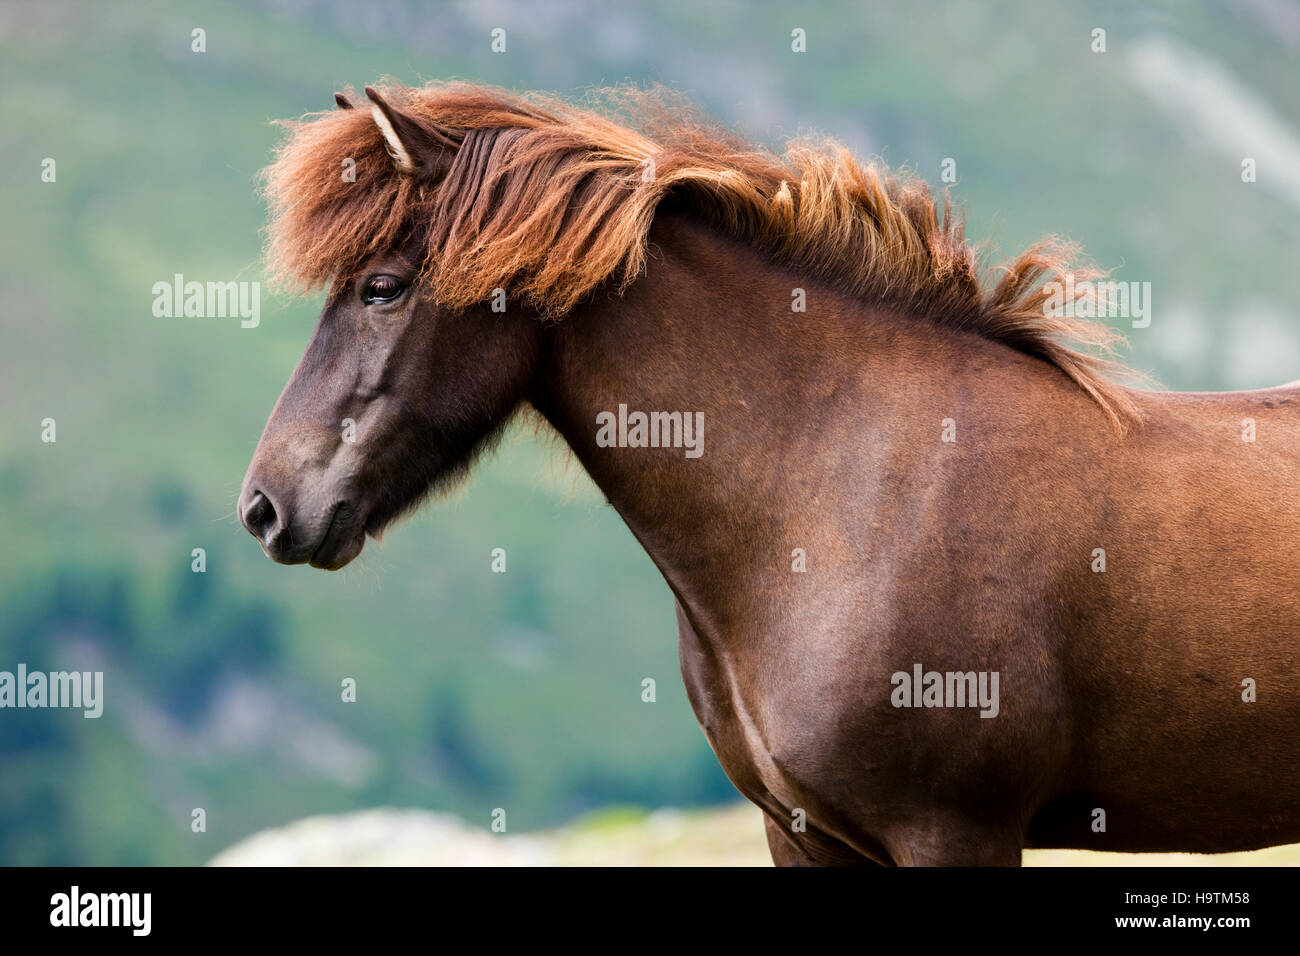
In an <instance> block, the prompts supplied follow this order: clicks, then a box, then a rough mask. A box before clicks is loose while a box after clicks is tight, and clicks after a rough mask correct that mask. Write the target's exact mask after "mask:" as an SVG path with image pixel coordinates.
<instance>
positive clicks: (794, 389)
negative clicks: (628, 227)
mask: <svg viewBox="0 0 1300 956" xmlns="http://www.w3.org/2000/svg"><path fill="white" fill-rule="evenodd" d="M796 289H803V290H804V293H805V297H806V301H807V308H806V311H803V312H797V311H794V310H793V308H792V304H793V303H794V302H795V296H796V294H797V293H796V292H795V290H796ZM972 338H974V337H973V336H959V335H957V334H956V333H951V332H946V331H945V332H941V331H939V330H938V329H937V328H935V326H934V325H933V324H932V323H927V322H921V321H917V320H914V319H907V318H905V317H900V318H891V317H889V316H888V315H886V314H877V313H874V312H872V310H870V309H869V308H867V307H865V306H864V305H863V304H862V303H861V302H858V301H855V300H852V299H849V298H847V297H844V296H842V295H838V294H836V293H834V292H832V291H831V290H829V289H828V288H825V287H819V286H817V285H815V284H814V283H813V282H811V281H809V280H807V279H805V278H801V277H799V276H797V275H796V274H794V273H791V272H789V271H787V270H785V269H782V268H778V267H776V266H774V265H773V264H772V263H771V261H770V260H768V259H767V258H766V257H764V256H762V255H761V254H759V253H758V252H756V251H755V250H753V249H751V248H749V247H748V246H746V245H744V244H742V243H740V242H737V241H735V240H732V239H730V238H728V237H724V236H722V235H721V234H719V233H718V232H716V231H715V230H712V229H710V228H708V227H706V226H703V225H700V224H698V223H696V222H694V221H691V220H689V219H685V218H681V217H676V216H674V217H661V218H659V219H657V221H656V223H655V227H654V229H653V230H652V232H651V255H650V257H649V267H648V269H647V271H646V274H645V275H643V276H642V277H640V278H639V279H638V280H637V281H636V282H635V283H634V284H633V285H632V286H631V287H630V288H629V289H628V290H627V292H626V293H625V294H624V295H622V296H620V297H614V296H608V297H598V298H597V299H596V300H595V301H593V302H591V303H590V304H588V305H585V306H583V307H581V308H579V309H577V310H575V312H574V313H572V314H571V315H569V316H567V317H566V318H565V319H564V320H563V321H562V322H560V323H558V324H556V325H555V326H553V327H552V328H551V329H550V332H549V341H548V346H547V354H546V356H545V358H544V360H543V366H542V371H541V374H540V376H539V382H538V386H537V393H536V394H535V395H534V397H533V402H534V405H535V406H536V407H537V409H538V410H539V411H540V412H541V413H542V414H543V415H544V416H546V417H547V419H548V420H549V421H550V422H551V424H552V425H553V426H554V427H555V428H556V429H557V430H558V431H559V432H560V433H561V434H562V435H563V436H564V438H565V439H566V440H567V441H568V443H569V445H570V447H571V448H572V449H573V451H574V453H575V454H576V455H577V457H578V458H579V460H580V461H581V462H582V463H583V465H584V466H585V467H586V469H587V471H588V473H589V474H590V476H591V478H592V479H593V480H594V481H595V483H596V484H597V485H598V486H599V487H600V489H601V490H602V491H603V492H604V494H605V496H606V498H607V499H608V500H609V502H610V504H612V505H613V506H614V507H615V508H616V509H617V510H618V512H619V513H620V514H621V516H622V517H623V519H624V520H625V521H626V523H627V525H628V526H629V528H630V529H631V530H632V532H633V534H635V535H636V537H637V538H638V539H639V540H640V542H641V544H642V545H643V546H644V547H645V549H646V550H647V551H648V552H649V554H650V556H651V558H652V559H654V561H655V563H656V564H657V565H658V566H659V569H660V570H661V572H662V573H663V574H664V577H665V579H666V580H667V581H668V584H669V586H670V587H671V588H672V589H673V591H674V593H675V594H676V596H677V598H678V600H679V602H681V603H682V604H683V605H684V606H685V607H687V608H688V610H691V611H693V612H694V613H693V615H692V619H693V620H698V619H699V618H700V617H710V618H713V619H714V620H715V621H716V622H717V623H718V624H719V625H720V627H719V630H721V631H723V632H725V630H726V628H725V623H726V619H732V623H736V622H738V621H740V620H742V619H744V617H745V616H746V615H753V614H754V613H756V611H755V601H756V600H758V599H759V598H758V595H756V591H758V592H761V593H766V594H771V595H772V599H773V600H775V597H776V589H775V588H773V587H771V586H770V585H771V583H772V582H773V581H776V580H781V579H785V580H789V579H790V577H791V573H790V572H791V569H792V561H793V558H792V552H793V551H794V549H795V548H803V549H805V551H809V552H812V553H815V554H816V555H817V556H816V557H813V558H810V560H823V561H824V560H825V559H826V555H827V553H828V549H829V548H837V549H839V550H840V551H843V550H844V549H845V548H846V547H847V546H849V545H848V543H847V542H846V541H845V540H843V539H841V540H840V541H837V542H831V541H828V540H826V538H827V532H826V525H825V524H823V525H817V524H816V523H815V522H814V521H812V520H811V519H810V515H815V514H820V515H821V517H822V518H823V519H826V518H827V517H828V516H829V524H830V525H833V526H835V525H837V526H839V527H841V528H844V529H845V534H846V535H847V534H850V533H851V532H850V531H849V530H848V528H849V526H852V525H856V524H859V522H855V521H851V520H848V518H849V509H855V510H854V511H853V513H854V514H857V515H860V514H861V504H860V503H861V501H862V500H863V499H862V498H861V497H855V496H857V495H860V494H865V493H867V491H868V490H869V486H870V484H871V482H872V480H873V476H872V475H871V474H870V469H871V468H872V467H873V465H872V462H873V461H876V460H880V461H888V462H890V467H891V468H897V467H900V466H901V467H906V466H905V465H902V464H901V459H902V457H903V456H906V455H907V454H908V452H907V451H906V450H904V451H902V452H899V451H898V450H897V449H898V448H899V446H900V445H904V444H905V442H900V441H899V437H898V433H897V425H898V421H899V419H900V417H904V416H910V417H912V418H916V417H917V416H918V414H920V415H924V416H925V420H926V421H927V422H928V423H929V427H931V430H932V436H931V437H932V439H933V441H938V436H939V430H940V422H941V420H942V418H943V417H944V415H946V414H947V413H948V412H949V411H950V410H951V403H950V402H948V401H946V400H945V398H944V396H945V395H948V396H950V394H951V389H952V383H953V382H954V381H956V380H958V379H960V378H961V377H962V376H963V375H964V373H965V370H966V367H967V366H968V365H969V363H970V361H971V358H972V356H971V354H970V352H971V350H972V349H974V350H975V351H976V352H978V353H980V355H984V356H987V357H988V363H990V364H991V363H993V362H996V361H1000V360H1002V355H1001V353H1003V352H1009V351H1010V350H1009V349H1006V348H1005V347H1003V346H995V345H993V343H989V342H986V341H984V340H982V339H981V340H978V342H976V343H971V342H962V341H960V340H961V339H972ZM954 339H956V340H957V341H954ZM1022 358H1023V357H1022ZM620 405H624V406H626V408H627V412H628V414H629V415H630V414H631V413H632V412H636V411H640V412H646V413H649V412H653V411H660V412H681V413H683V414H684V415H685V414H690V413H697V412H698V413H702V415H703V424H704V429H703V446H702V454H700V455H699V457H696V458H692V457H687V455H686V454H685V451H684V449H682V448H663V447H659V448H653V447H642V448H634V447H601V446H600V445H599V444H598V443H597V434H598V418H597V416H598V415H600V414H601V413H614V414H615V415H616V416H617V414H618V412H619V406H620ZM891 447H892V448H893V449H894V450H893V451H891ZM837 515H838V517H837ZM841 519H843V520H841ZM747 577H748V578H749V582H748V583H750V584H753V585H755V587H746V586H745V585H746V581H745V579H746V578H747ZM804 577H806V576H804ZM760 581H762V582H766V586H765V587H759V586H758V585H759V582H760Z"/></svg>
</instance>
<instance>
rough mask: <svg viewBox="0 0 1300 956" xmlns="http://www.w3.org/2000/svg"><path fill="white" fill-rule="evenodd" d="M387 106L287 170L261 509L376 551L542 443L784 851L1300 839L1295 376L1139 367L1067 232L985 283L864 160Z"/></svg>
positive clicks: (888, 178) (650, 101) (358, 117)
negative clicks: (279, 376) (516, 447)
mask: <svg viewBox="0 0 1300 956" xmlns="http://www.w3.org/2000/svg"><path fill="white" fill-rule="evenodd" d="M364 97H365V99H362V98H361V94H358V93H356V92H355V91H352V90H347V91H346V92H344V93H340V94H336V102H337V107H338V108H337V109H333V110H328V111H324V112H321V113H317V114H310V115H308V116H306V117H303V118H300V119H299V120H295V121H289V122H287V123H286V134H285V137H284V139H283V141H282V143H281V145H280V146H279V148H278V151H277V153H276V154H275V157H274V159H273V161H272V163H271V164H270V165H269V166H268V168H267V169H266V170H265V171H264V175H263V181H262V183H263V186H262V188H263V190H264V193H265V195H266V197H267V201H268V206H269V212H270V224H269V227H268V245H267V260H268V271H269V272H270V273H271V275H272V276H273V277H274V278H275V279H276V280H278V281H280V282H281V283H283V284H285V285H287V286H291V287H297V288H300V289H312V288H317V287H325V288H327V289H328V295H327V298H326V301H325V305H324V308H323V311H322V312H321V314H320V319H319V324H318V326H317V328H316V330H315V332H314V334H313V336H312V338H311V341H310V344H309V345H308V346H307V349H306V352H305V354H304V355H303V357H302V360H301V362H300V363H299V364H298V366H297V368H296V369H295V370H294V371H293V374H292V376H291V377H290V379H289V381H288V384H287V386H286V387H285V389H284V391H283V393H282V394H281V396H280V398H279V400H278V402H277V403H276V405H275V407H274V410H273V411H272V413H271V415H270V418H269V420H268V422H267V424H266V428H265V432H264V433H263V435H262V437H261V440H260V442H259V443H258V446H257V449H256V451H255V453H254V455H253V458H252V462H251V464H250V465H249V468H248V472H247V475H246V477H245V478H244V482H243V487H242V490H241V493H240V499H239V505H238V508H239V515H240V517H241V520H242V523H243V524H244V525H245V526H246V527H247V529H248V531H249V532H251V533H252V534H253V536H254V537H255V538H257V540H258V541H259V543H260V544H261V547H262V548H263V550H264V551H265V552H266V554H267V555H268V556H270V557H271V558H272V559H273V560H275V561H277V562H280V563H282V564H300V563H304V562H305V563H308V564H310V565H311V566H312V567H315V568H322V569H328V570H333V569H338V568H341V567H343V566H344V565H346V564H348V562H350V561H351V560H352V559H353V558H355V557H356V556H357V554H358V553H359V552H360V551H361V550H362V548H363V546H364V544H365V540H366V537H367V536H370V537H376V538H377V537H378V536H379V535H380V534H381V533H382V532H383V530H384V529H385V528H386V527H388V526H390V525H391V524H392V523H393V522H395V521H396V520H397V519H398V518H400V517H401V516H402V515H404V514H406V513H407V512H409V511H410V510H411V509H412V508H414V507H416V506H417V504H419V503H420V502H421V501H422V500H424V499H425V498H426V497H427V496H429V495H431V494H435V493H439V492H442V491H445V490H447V489H448V488H450V487H452V486H453V485H455V484H456V482H457V481H458V480H459V479H461V478H463V477H464V476H465V474H466V473H467V472H468V471H469V469H470V468H471V466H472V463H473V462H474V460H475V458H476V456H478V455H479V454H481V453H482V452H484V451H485V450H486V449H489V448H490V447H491V446H492V444H493V442H494V441H495V440H496V439H497V437H498V436H500V435H501V433H502V429H503V428H504V427H505V425H506V423H507V422H509V421H510V420H511V419H512V418H513V417H514V416H515V415H516V414H517V413H520V414H526V415H531V416H537V417H539V419H540V420H541V421H542V422H544V423H545V424H546V425H547V426H549V428H551V429H553V430H554V431H555V432H556V433H558V435H559V436H561V437H562V438H563V440H564V441H565V442H566V443H567V445H568V447H569V449H571V451H572V453H573V455H575V456H576V457H577V459H578V460H579V461H580V462H581V464H582V465H583V467H584V468H585V470H586V471H587V473H588V474H589V475H590V477H591V479H592V480H593V481H594V482H595V484H596V485H597V486H598V487H599V488H600V490H601V491H602V492H603V494H604V495H605V497H606V499H607V500H608V502H609V504H610V505H612V506H613V507H614V508H615V509H617V511H618V513H619V514H620V516H621V517H622V518H623V520H624V521H625V522H626V524H627V526H628V528H629V529H630V530H631V532H632V534H633V535H634V536H635V537H636V538H637V540H638V541H639V542H640V543H641V545H642V546H643V547H644V548H645V550H646V551H647V552H648V553H649V555H650V557H651V558H652V559H653V560H654V563H655V564H656V566H657V567H658V569H659V571H660V572H661V573H662V575H663V577H664V580H665V581H666V582H667V584H668V586H669V588H670V589H671V591H672V593H673V596H674V598H675V602H676V614H677V626H678V639H679V649H680V660H681V670H682V675H683V678H684V680H685V683H686V688H687V691H688V696H689V699H690V703H691V706H692V708H693V710H694V712H695V714H696V716H697V717H698V720H699V723H700V725H701V727H702V728H703V731H704V733H705V735H706V737H707V739H708V742H709V744H710V745H711V746H712V748H713V751H714V752H715V754H716V755H717V758H718V760H719V762H720V763H721V765H722V767H723V769H724V770H725V771H726V773H727V775H728V776H729V777H730V779H731V780H732V782H733V783H734V784H735V786H736V788H737V789H738V790H739V791H740V792H741V793H742V794H743V795H744V796H745V797H746V798H748V799H749V800H750V801H752V802H753V803H755V804H756V805H757V806H758V807H759V808H761V809H762V811H763V814H764V821H765V828H766V836H767V840H768V844H769V848H770V850H771V855H772V857H773V861H774V862H775V863H776V864H778V865H791V866H795V865H863V866H869V865H1011V866H1014V865H1019V863H1020V862H1021V854H1022V850H1024V849H1025V848H1029V847H1040V848H1045V847H1055V848H1082V849H1091V850H1117V851H1131V852H1139V851H1190V852H1198V853H1216V852H1223V851H1229V850H1249V849H1254V848H1260V847H1265V846H1269V845H1274V844H1279V843H1287V842H1294V841H1297V840H1300V812H1297V803H1298V802H1300V774H1298V773H1297V758H1298V757H1300V693H1298V692H1297V680H1300V669H1298V668H1297V666H1296V657H1297V651H1298V650H1300V639H1298V637H1297V635H1300V560H1297V558H1296V556H1295V550H1294V546H1295V542H1296V540H1297V539H1298V538H1300V495H1297V494H1296V492H1297V490H1300V388H1298V387H1297V386H1296V385H1294V384H1293V385H1290V386H1283V387H1278V388H1270V389H1263V390H1258V391H1242V392H1229V393H1176V392H1165V391H1160V390H1157V389H1154V388H1150V387H1145V386H1146V383H1144V382H1142V381H1141V380H1135V379H1130V378H1127V377H1126V374H1125V369H1124V365H1123V364H1122V362H1121V361H1120V360H1119V359H1118V358H1117V357H1116V356H1117V351H1116V350H1117V349H1118V348H1119V347H1120V346H1121V345H1122V342H1121V341H1120V338H1119V336H1118V333H1117V332H1115V331H1113V330H1112V329H1111V328H1110V327H1109V326H1107V325H1106V324H1105V323H1102V322H1098V321H1096V320H1095V319H1094V318H1089V317H1087V316H1088V315H1089V314H1090V312H1089V309H1086V308H1082V307H1080V308H1078V309H1074V308H1071V306H1072V305H1073V304H1075V303H1074V302H1073V300H1068V301H1066V302H1065V303H1064V304H1065V308H1061V307H1059V306H1060V304H1061V292H1060V290H1061V289H1062V288H1072V289H1074V290H1076V292H1077V290H1079V289H1082V288H1085V287H1087V283H1086V281H1085V279H1086V277H1087V276H1093V277H1094V278H1095V277H1096V273H1095V271H1090V268H1091V267H1089V266H1087V265H1084V264H1080V263H1079V262H1077V261H1076V259H1077V250H1076V249H1074V247H1073V246H1071V245H1070V244H1068V243H1065V242H1063V241H1060V240H1055V239H1050V238H1049V239H1046V240H1043V241H1041V242H1039V243H1038V244H1036V245H1034V246H1033V247H1031V248H1030V249H1028V250H1027V251H1025V252H1024V253H1022V254H1021V255H1019V256H1017V257H1015V258H1013V259H1010V260H1008V261H1006V262H1005V263H1003V264H1002V265H1001V266H1000V267H998V270H996V271H994V270H990V269H989V268H987V265H988V263H987V261H986V258H987V257H986V256H984V255H983V254H977V252H976V251H975V247H974V246H972V245H971V244H969V243H968V242H967V241H966V239H965V237H964V228H963V224H962V221H961V217H960V216H959V215H956V214H954V212H953V210H952V207H951V205H950V203H949V202H948V200H947V198H946V197H944V198H942V201H941V198H940V197H938V196H936V195H935V194H934V193H933V192H932V191H931V190H930V189H929V187H927V186H926V185H925V183H924V182H921V181H920V180H919V178H918V177H916V176H914V175H909V174H907V173H903V172H895V171H891V170H889V169H888V168H883V167H881V166H879V165H876V164H872V163H862V162H859V161H858V160H856V159H855V158H854V157H853V156H852V155H851V154H850V152H849V151H848V150H847V149H845V148H844V147H843V146H841V145H838V144H837V143H835V142H834V141H833V140H816V139H800V140H794V141H791V142H790V143H788V144H787V145H786V146H785V148H784V149H783V151H780V152H777V151H774V150H769V149H764V148H762V147H758V146H755V145H752V144H750V143H748V142H747V141H745V140H744V139H743V138H741V137H740V136H739V135H737V134H736V133H734V132H732V131H731V130H729V129H727V128H726V127H725V126H723V125H721V124H719V123H717V122H715V121H713V120H711V119H709V118H708V117H707V116H706V115H705V114H703V113H701V112H700V111H698V110H696V109H694V108H693V107H691V106H690V104H689V103H687V102H686V101H685V100H684V99H683V98H682V97H680V96H677V95H676V94H672V93H668V92H665V91H663V90H661V89H648V90H646V89H630V88H618V89H614V90H608V91H603V92H601V93H599V94H597V95H595V96H593V97H592V99H591V100H590V101H589V102H585V103H583V104H582V105H575V104H573V103H571V102H568V101H565V100H563V99H560V98H556V97H554V96H549V95H544V94H533V93H516V92H511V91H505V90H500V89H494V88H489V87H482V86H477V85H473V84H464V83H460V84H441V83H432V84H430V85H428V86H426V87H423V88H410V87H404V86H401V85H400V84H396V83H392V82H389V83H386V84H384V85H381V86H380V87H379V88H374V87H366V88H365V90H364ZM1053 302H1055V303H1056V304H1055V305H1053ZM349 427H351V429H352V434H351V435H350V436H349V434H348V428H349Z"/></svg>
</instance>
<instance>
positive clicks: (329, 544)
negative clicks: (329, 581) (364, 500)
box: [307, 501, 366, 571]
mask: <svg viewBox="0 0 1300 956" xmlns="http://www.w3.org/2000/svg"><path fill="white" fill-rule="evenodd" d="M355 518H356V508H354V507H352V506H351V505H349V504H348V503H347V502H346V501H340V502H339V503H338V504H337V505H335V506H334V511H333V513H332V514H331V515H330V523H329V525H328V526H327V527H326V528H325V537H323V538H321V540H320V544H318V545H317V546H316V550H315V551H313V552H312V555H311V557H310V558H308V559H307V563H308V564H310V565H311V566H312V567H313V568H319V569H320V570H322V571H337V570H339V569H340V568H342V567H345V566H346V565H348V564H350V563H351V562H352V560H353V559H354V558H355V557H356V556H357V555H358V554H360V553H361V548H362V547H363V546H364V545H365V543H366V535H365V528H364V526H361V527H357V522H356V521H355Z"/></svg>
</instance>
